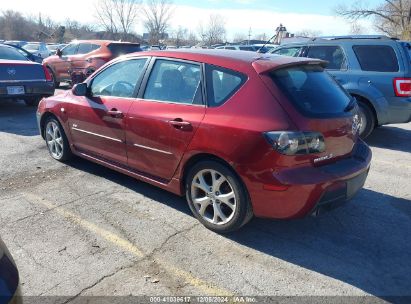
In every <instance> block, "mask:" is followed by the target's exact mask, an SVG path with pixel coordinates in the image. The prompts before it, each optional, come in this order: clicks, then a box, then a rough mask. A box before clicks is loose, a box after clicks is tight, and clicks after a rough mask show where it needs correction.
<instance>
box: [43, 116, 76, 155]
mask: <svg viewBox="0 0 411 304" xmlns="http://www.w3.org/2000/svg"><path fill="white" fill-rule="evenodd" d="M44 132H45V139H46V144H47V148H48V150H49V153H50V155H51V157H53V158H54V159H55V160H58V161H61V162H64V161H67V160H69V159H70V158H71V157H72V153H71V150H70V147H69V142H68V140H67V136H66V134H65V133H64V130H63V127H62V126H61V124H60V123H59V122H58V120H57V119H56V118H54V117H49V118H48V119H47V120H46V123H45V130H44Z"/></svg>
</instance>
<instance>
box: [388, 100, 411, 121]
mask: <svg viewBox="0 0 411 304" xmlns="http://www.w3.org/2000/svg"><path fill="white" fill-rule="evenodd" d="M387 113H388V115H387V116H388V117H387V120H388V121H387V122H386V123H384V124H390V123H393V124H396V123H408V122H411V97H408V98H401V97H395V98H393V99H392V100H390V101H389V103H388V109H387Z"/></svg>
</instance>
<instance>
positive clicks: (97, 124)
mask: <svg viewBox="0 0 411 304" xmlns="http://www.w3.org/2000/svg"><path fill="white" fill-rule="evenodd" d="M132 102H133V99H127V98H119V97H117V98H113V97H92V98H87V97H76V102H75V104H74V106H73V109H72V110H71V111H70V116H69V123H70V129H71V135H72V138H73V143H74V146H75V148H76V149H79V150H84V151H85V152H89V153H90V152H91V153H92V154H96V156H99V157H102V158H107V159H109V160H112V161H116V162H120V163H123V164H126V163H127V154H126V148H125V132H124V129H125V124H124V114H123V115H121V114H120V113H127V111H128V109H129V108H130V106H131V104H132Z"/></svg>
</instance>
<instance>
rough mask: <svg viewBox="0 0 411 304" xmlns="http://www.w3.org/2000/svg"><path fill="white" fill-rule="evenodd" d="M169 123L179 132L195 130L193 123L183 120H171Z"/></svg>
mask: <svg viewBox="0 0 411 304" xmlns="http://www.w3.org/2000/svg"><path fill="white" fill-rule="evenodd" d="M168 123H169V124H170V125H172V126H173V127H174V128H176V129H178V130H191V129H192V128H193V126H192V125H191V123H189V122H188V121H184V120H182V119H181V118H177V119H174V120H170V121H169V122H168Z"/></svg>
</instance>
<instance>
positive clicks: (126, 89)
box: [112, 81, 134, 97]
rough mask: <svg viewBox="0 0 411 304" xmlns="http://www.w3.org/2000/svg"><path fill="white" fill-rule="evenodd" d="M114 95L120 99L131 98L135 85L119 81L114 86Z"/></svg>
mask: <svg viewBox="0 0 411 304" xmlns="http://www.w3.org/2000/svg"><path fill="white" fill-rule="evenodd" d="M112 91H113V93H112V95H114V96H120V97H131V95H132V94H133V92H134V85H132V84H131V83H129V82H127V81H118V82H116V83H115V84H114V85H113V88H112Z"/></svg>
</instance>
